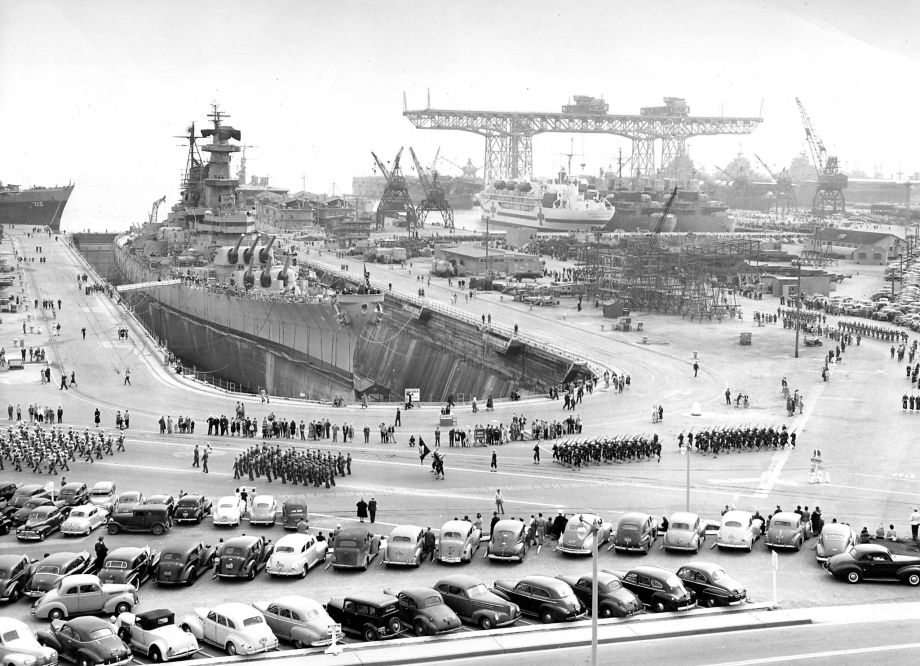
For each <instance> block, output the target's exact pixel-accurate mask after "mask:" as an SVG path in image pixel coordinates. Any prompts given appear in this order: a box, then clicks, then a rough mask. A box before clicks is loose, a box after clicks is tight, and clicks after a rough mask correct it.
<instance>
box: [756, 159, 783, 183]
mask: <svg viewBox="0 0 920 666" xmlns="http://www.w3.org/2000/svg"><path fill="white" fill-rule="evenodd" d="M754 157H756V158H757V161H758V162H760V164H761V165H762V166H763V168H764V169H766V170H767V173H768V174H770V178H772V179H773V182H774V183H778V182H779V178H777V177H776V175H775V174H774V173H773V172H772V171H770V167H768V166H767V163H766V162H764V161H763V160H762V159H760V155H758V154H757V153H754Z"/></svg>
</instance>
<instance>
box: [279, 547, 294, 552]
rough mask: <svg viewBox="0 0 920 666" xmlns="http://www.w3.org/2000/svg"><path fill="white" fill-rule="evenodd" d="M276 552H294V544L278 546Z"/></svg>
mask: <svg viewBox="0 0 920 666" xmlns="http://www.w3.org/2000/svg"><path fill="white" fill-rule="evenodd" d="M275 552H276V553H293V552H294V546H278V547H277V548H275Z"/></svg>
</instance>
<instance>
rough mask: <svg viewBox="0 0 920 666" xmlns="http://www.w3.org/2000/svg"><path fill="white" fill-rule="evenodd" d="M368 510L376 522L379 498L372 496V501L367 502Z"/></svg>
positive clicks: (372, 520) (372, 519)
mask: <svg viewBox="0 0 920 666" xmlns="http://www.w3.org/2000/svg"><path fill="white" fill-rule="evenodd" d="M367 512H368V514H370V517H371V522H374V521H375V520H376V519H377V500H376V498H374V497H371V501H370V502H368V503H367Z"/></svg>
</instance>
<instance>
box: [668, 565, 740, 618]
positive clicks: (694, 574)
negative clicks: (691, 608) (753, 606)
mask: <svg viewBox="0 0 920 666" xmlns="http://www.w3.org/2000/svg"><path fill="white" fill-rule="evenodd" d="M677 577H678V578H680V579H681V580H682V581H683V583H684V587H686V588H687V589H688V590H690V591H691V592H692V593H693V594H694V596H695V597H696V602H697V603H698V604H700V605H701V606H710V607H711V606H730V605H731V604H740V603H742V602H744V600H745V599H747V590H745V589H744V586H743V585H741V583H739V582H738V581H736V580H735V579H734V578H732V577H731V576H729V575H728V574H727V573H725V569H723V568H722V567H721V566H719V565H718V564H713V563H711V562H687V563H686V564H685V565H683V566H682V567H681V568H680V569H678V570H677Z"/></svg>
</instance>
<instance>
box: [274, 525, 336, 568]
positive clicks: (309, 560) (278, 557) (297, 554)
mask: <svg viewBox="0 0 920 666" xmlns="http://www.w3.org/2000/svg"><path fill="white" fill-rule="evenodd" d="M328 548H329V543H328V542H326V541H320V540H319V539H317V538H316V537H315V536H313V535H312V534H286V535H285V536H283V537H281V538H280V539H278V543H277V544H275V550H274V551H273V552H272V556H271V557H270V558H269V560H268V564H267V565H266V566H265V572H266V573H267V574H268V575H269V576H300V577H301V578H304V577H306V575H307V572H308V571H309V570H310V569H312V568H313V567H315V566H316V565H317V564H319V563H320V562H325V561H326V550H327V549H328Z"/></svg>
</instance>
